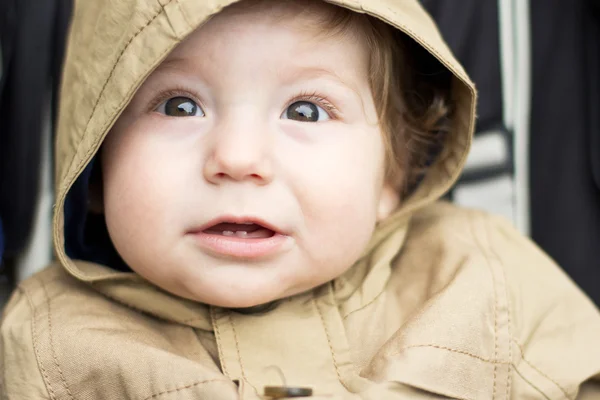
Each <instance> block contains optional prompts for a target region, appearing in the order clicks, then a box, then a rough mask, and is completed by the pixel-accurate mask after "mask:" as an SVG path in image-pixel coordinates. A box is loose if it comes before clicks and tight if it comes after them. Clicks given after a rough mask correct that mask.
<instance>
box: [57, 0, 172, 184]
mask: <svg viewBox="0 0 600 400" xmlns="http://www.w3.org/2000/svg"><path fill="white" fill-rule="evenodd" d="M171 1H173V0H169V2H168V3H166V4H165V5H167V4H169V3H170V2H171ZM162 12H163V8H162V7H161V8H160V9H159V10H158V12H157V13H156V14H154V16H153V17H152V18H151V19H150V20H148V22H147V23H146V24H145V25H144V26H142V27H140V29H139V30H138V31H137V32H136V33H135V34H134V35H133V36H132V37H131V38H130V39H129V40H128V41H127V43H126V44H125V47H123V50H122V51H121V53H119V56H118V57H117V61H115V63H114V65H113V67H112V69H111V70H110V73H109V75H108V77H107V78H106V81H105V82H104V85H103V86H102V89H101V90H100V93H99V94H98V98H97V99H96V103H95V104H94V107H93V108H92V112H91V114H90V117H89V119H88V121H87V122H86V124H85V128H84V130H83V134H82V135H81V137H80V139H79V141H78V143H77V146H76V148H79V146H80V145H81V142H82V141H83V138H84V137H85V133H86V132H87V130H88V128H89V125H90V122H91V120H92V118H93V117H94V113H95V112H96V108H97V107H98V104H99V103H100V99H101V98H102V95H103V94H104V90H105V89H106V85H108V82H109V81H110V78H111V77H112V75H113V73H114V72H115V69H116V68H117V65H118V64H119V61H120V60H121V57H122V56H123V54H124V53H125V51H127V48H128V47H129V45H130V44H131V42H132V41H133V40H134V39H135V38H136V37H138V36H139V35H140V33H142V31H143V30H144V29H146V27H147V26H148V25H150V24H151V23H152V22H153V21H154V20H155V19H156V18H157V17H158V16H159V15H160V14H161V13H162ZM170 50H171V49H170V48H169V49H167V50H166V51H164V52H163V53H162V54H161V55H160V57H162V56H163V55H165V54H166V53H168V52H169V51H170ZM130 93H131V90H130V92H128V93H127V96H125V97H126V98H127V97H129V94H130ZM124 103H125V101H122V102H121V103H120V104H119V106H117V108H122V107H123V104H124ZM109 123H110V121H109V122H107V123H106V124H104V126H103V127H102V131H104V130H106V127H107V126H108V124H109ZM99 141H100V140H99V138H96V139H95V140H94V143H93V144H94V145H93V146H92V147H91V148H90V149H88V151H87V152H86V153H85V157H84V158H83V159H81V160H80V161H79V163H78V165H77V168H76V169H75V170H76V171H77V170H79V169H81V166H82V165H83V163H84V159H85V158H88V157H89V155H90V154H91V153H92V152H93V151H92V148H93V147H95V146H96V144H97V143H98V142H99ZM68 181H69V180H68V179H65V180H63V183H62V185H61V187H60V191H61V192H64V190H65V188H66V187H67V185H68Z"/></svg>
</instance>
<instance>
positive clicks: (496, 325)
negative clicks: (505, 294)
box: [469, 218, 498, 400]
mask: <svg viewBox="0 0 600 400" xmlns="http://www.w3.org/2000/svg"><path fill="white" fill-rule="evenodd" d="M473 222H474V221H473V218H469V228H470V231H471V235H472V237H473V239H475V240H474V241H475V243H476V244H477V247H478V248H479V250H480V251H481V254H482V255H483V257H484V258H485V261H486V263H487V266H488V270H489V271H490V275H491V278H492V286H493V288H494V360H495V361H497V360H498V293H497V288H496V277H495V276H494V271H493V267H492V265H491V263H490V259H489V257H488V255H487V252H486V250H485V249H484V247H483V246H482V244H481V242H480V241H479V239H478V238H477V235H476V234H475V232H474V227H473ZM485 233H486V236H487V233H488V232H487V230H485ZM486 239H489V238H486ZM488 241H489V240H488ZM497 380H498V364H497V363H494V383H493V389H492V400H494V399H495V398H496V390H497V388H496V381H497Z"/></svg>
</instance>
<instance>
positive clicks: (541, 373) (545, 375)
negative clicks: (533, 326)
mask: <svg viewBox="0 0 600 400" xmlns="http://www.w3.org/2000/svg"><path fill="white" fill-rule="evenodd" d="M512 341H513V342H514V343H515V344H516V345H517V347H518V349H519V351H520V353H521V360H523V361H524V362H525V363H526V364H527V365H529V366H530V367H531V368H533V369H534V370H535V371H536V372H537V373H538V374H540V375H542V376H543V377H544V378H546V379H547V380H549V381H550V382H552V383H553V384H554V385H556V387H557V388H558V389H560V391H561V392H562V393H563V394H564V395H565V397H566V398H567V399H569V400H574V398H573V397H571V396H569V394H568V392H567V391H566V390H565V389H564V388H563V387H562V386H561V385H559V384H558V382H556V381H555V380H554V379H552V378H550V377H549V376H548V375H547V374H545V373H544V372H542V371H541V370H540V369H539V368H538V367H536V366H535V365H533V364H532V363H531V362H530V361H528V360H527V359H526V358H525V351H524V350H523V346H521V344H520V343H519V342H518V341H517V340H516V339H515V338H512ZM532 386H533V385H532Z"/></svg>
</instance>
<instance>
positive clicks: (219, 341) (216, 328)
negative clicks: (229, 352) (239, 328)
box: [210, 307, 231, 377]
mask: <svg viewBox="0 0 600 400" xmlns="http://www.w3.org/2000/svg"><path fill="white" fill-rule="evenodd" d="M215 312H216V311H215V310H214V308H212V307H211V309H210V314H211V319H212V323H213V324H212V325H213V328H214V330H215V339H217V351H218V352H219V359H220V360H221V369H222V370H223V372H224V373H225V375H226V376H227V377H231V375H230V374H229V371H228V370H227V366H226V365H225V355H224V354H223V349H222V348H221V345H219V344H220V343H222V341H221V331H220V330H219V324H217V323H216V320H217V318H216V317H215V315H214V313H215Z"/></svg>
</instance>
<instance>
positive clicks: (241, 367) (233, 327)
mask: <svg viewBox="0 0 600 400" xmlns="http://www.w3.org/2000/svg"><path fill="white" fill-rule="evenodd" d="M227 317H228V319H229V323H230V324H231V330H232V331H233V339H234V340H235V350H236V352H237V356H238V362H239V363H240V370H241V371H242V379H243V380H244V382H246V383H247V384H248V385H249V386H250V387H251V388H252V389H253V390H254V392H255V393H256V395H257V396H258V397H260V394H259V393H258V389H257V388H256V387H255V386H254V385H253V384H251V383H250V381H249V380H248V378H247V377H246V373H245V372H244V364H243V362H242V353H241V352H240V343H239V341H238V336H237V331H236V329H235V323H234V322H233V318H232V317H231V311H229V312H228V313H227Z"/></svg>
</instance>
